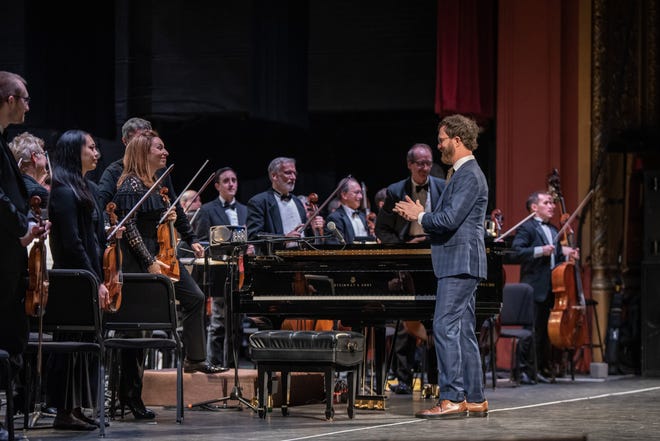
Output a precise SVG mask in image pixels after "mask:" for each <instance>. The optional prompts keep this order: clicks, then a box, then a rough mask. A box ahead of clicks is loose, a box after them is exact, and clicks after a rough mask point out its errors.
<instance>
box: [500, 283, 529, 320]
mask: <svg viewBox="0 0 660 441" xmlns="http://www.w3.org/2000/svg"><path fill="white" fill-rule="evenodd" d="M534 322H535V307H534V289H533V288H532V286H531V285H530V284H528V283H507V284H506V285H504V289H503V291H502V311H501V312H500V323H501V324H502V325H521V326H532V327H533V326H534Z"/></svg>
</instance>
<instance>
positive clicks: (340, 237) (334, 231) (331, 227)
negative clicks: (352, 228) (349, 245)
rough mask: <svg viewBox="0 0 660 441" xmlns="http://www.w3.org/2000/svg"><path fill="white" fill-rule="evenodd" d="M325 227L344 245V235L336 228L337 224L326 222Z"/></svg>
mask: <svg viewBox="0 0 660 441" xmlns="http://www.w3.org/2000/svg"><path fill="white" fill-rule="evenodd" d="M326 227H327V228H328V231H330V233H331V234H332V235H333V236H335V237H336V238H337V240H338V241H339V243H340V244H342V245H346V241H345V240H344V236H343V235H342V234H341V232H340V231H339V230H338V229H337V225H335V223H334V222H332V221H331V222H328V223H327V224H326Z"/></svg>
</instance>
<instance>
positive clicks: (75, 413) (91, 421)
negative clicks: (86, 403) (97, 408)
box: [71, 407, 110, 427]
mask: <svg viewBox="0 0 660 441" xmlns="http://www.w3.org/2000/svg"><path fill="white" fill-rule="evenodd" d="M71 413H72V414H73V416H74V417H76V418H78V419H79V420H80V421H84V422H86V423H87V424H94V425H95V426H96V427H101V426H100V424H101V423H100V422H99V420H98V419H93V418H90V417H88V416H87V415H85V414H84V413H83V411H82V410H81V409H80V408H77V407H76V408H75V409H73V412H71ZM103 420H104V424H105V427H108V426H109V425H110V423H109V422H108V420H107V419H105V418H103Z"/></svg>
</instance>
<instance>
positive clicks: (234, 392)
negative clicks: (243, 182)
mask: <svg viewBox="0 0 660 441" xmlns="http://www.w3.org/2000/svg"><path fill="white" fill-rule="evenodd" d="M244 245H246V243H242V244H240V245H238V244H237V245H234V249H233V250H232V252H231V254H230V255H229V256H228V257H229V260H228V261H227V266H228V271H227V279H226V281H225V307H224V309H225V351H224V354H223V357H224V359H226V358H227V342H228V341H231V342H232V348H231V349H232V358H233V360H234V386H233V387H232V389H231V392H230V393H229V395H227V396H225V397H221V398H214V399H211V400H206V401H201V402H199V403H194V404H189V405H188V408H189V409H190V408H193V407H201V408H203V409H208V410H223V409H233V410H243V407H242V406H241V405H245V406H246V407H248V408H250V409H252V410H253V411H254V412H258V411H259V408H258V406H256V405H254V404H252V403H251V402H250V401H249V400H247V399H245V398H244V397H243V390H242V388H241V385H240V381H239V376H238V349H237V347H238V344H239V342H238V341H237V339H238V335H239V333H238V324H239V316H240V314H239V313H238V312H236V305H235V304H234V300H235V299H234V297H235V293H234V279H235V278H236V273H235V269H236V267H237V266H238V259H239V256H240V254H241V253H242V252H243V250H242V248H243V246H244ZM225 246H226V245H225ZM229 400H233V401H238V404H237V405H236V406H228V405H227V401H229ZM214 403H223V405H222V406H211V405H212V404H214Z"/></svg>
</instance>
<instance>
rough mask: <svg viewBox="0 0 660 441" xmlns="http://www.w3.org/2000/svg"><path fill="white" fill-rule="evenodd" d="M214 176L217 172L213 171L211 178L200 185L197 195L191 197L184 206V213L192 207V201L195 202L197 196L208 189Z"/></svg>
mask: <svg viewBox="0 0 660 441" xmlns="http://www.w3.org/2000/svg"><path fill="white" fill-rule="evenodd" d="M213 178H215V172H213V173H211V176H209V178H208V179H207V180H206V181H205V182H204V184H203V185H202V186H201V187H200V189H199V190H197V191H196V192H195V196H194V197H192V198H190V200H189V201H188V203H187V204H186V206H185V207H183V211H184V213H185V212H187V211H188V209H189V208H190V206H191V205H192V203H193V202H195V199H197V196H199V195H200V194H202V192H203V191H204V190H205V189H206V187H208V186H209V184H210V183H211V182H212V181H213Z"/></svg>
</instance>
